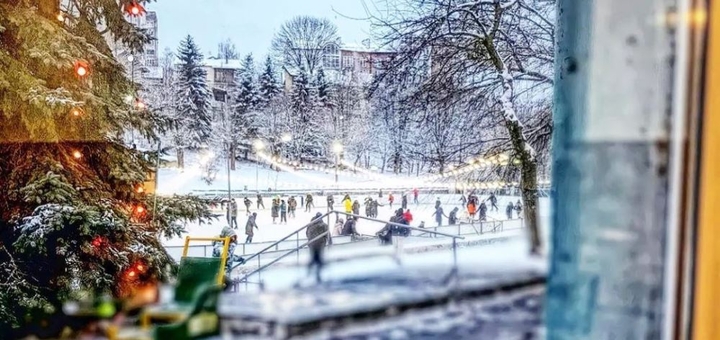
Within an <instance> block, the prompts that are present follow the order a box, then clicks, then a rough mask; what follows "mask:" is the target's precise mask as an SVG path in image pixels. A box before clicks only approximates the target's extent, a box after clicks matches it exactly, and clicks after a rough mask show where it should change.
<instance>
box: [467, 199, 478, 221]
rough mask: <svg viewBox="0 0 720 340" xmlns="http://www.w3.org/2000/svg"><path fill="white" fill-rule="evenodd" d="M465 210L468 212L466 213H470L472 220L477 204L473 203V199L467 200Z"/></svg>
mask: <svg viewBox="0 0 720 340" xmlns="http://www.w3.org/2000/svg"><path fill="white" fill-rule="evenodd" d="M467 212H468V215H470V219H471V220H474V219H475V213H476V212H477V205H475V201H473V200H470V201H468V203H467Z"/></svg>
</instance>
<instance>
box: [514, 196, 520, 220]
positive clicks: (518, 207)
mask: <svg viewBox="0 0 720 340" xmlns="http://www.w3.org/2000/svg"><path fill="white" fill-rule="evenodd" d="M515 211H517V215H518V218H520V219H521V218H522V214H521V213H522V204H520V200H518V201H517V202H516V203H515Z"/></svg>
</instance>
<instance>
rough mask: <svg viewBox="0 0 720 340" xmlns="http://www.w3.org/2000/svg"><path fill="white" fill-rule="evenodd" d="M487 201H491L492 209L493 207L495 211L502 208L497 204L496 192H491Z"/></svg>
mask: <svg viewBox="0 0 720 340" xmlns="http://www.w3.org/2000/svg"><path fill="white" fill-rule="evenodd" d="M485 201H489V202H490V209H491V210H494V211H498V210H500V209H499V208H498V206H497V197H495V194H494V193H491V194H490V197H488V199H487V200H485Z"/></svg>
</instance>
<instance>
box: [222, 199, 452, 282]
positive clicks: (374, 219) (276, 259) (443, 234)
mask: <svg viewBox="0 0 720 340" xmlns="http://www.w3.org/2000/svg"><path fill="white" fill-rule="evenodd" d="M333 213H334V214H336V216H338V215H340V214H342V215H345V216H348V217H350V216H352V217H356V218H360V219H365V220H369V221H374V222H379V223H384V224H386V225H393V226H398V227H402V228H407V229H409V230H415V231H419V232H424V233H431V234H435V235H440V236H445V237H450V238H452V241H453V243H452V250H453V267H452V269H451V272H450V276H453V275H456V274H457V240H458V239H461V240H463V239H465V237H463V236H460V235H452V234H448V233H443V232H439V231H434V230H433V231H431V230H427V229H422V228H416V227H412V226H409V225H406V224H402V223H396V222H391V221H384V220H380V219H376V218H372V217H367V216H361V215H355V214H348V213H345V212H340V211H331V212H328V213H326V214H324V215H322V216H321V217H319V218H317V219H314V220H313V221H311V222H310V223H309V224H307V225H305V226H303V227H302V228H300V229H298V230H296V231H295V232H293V233H292V234H290V235H288V236H286V237H285V238H283V239H287V238H289V237H291V236H292V235H293V234H297V233H299V232H300V231H302V230H303V229H305V228H307V227H308V226H310V224H312V223H313V222H315V221H317V220H318V219H320V220H321V219H323V218H324V217H326V216H328V215H329V214H333ZM328 228H329V226H328ZM329 235H330V230H328V231H326V232H324V233H322V234H321V235H319V236H317V237H315V238H313V239H312V240H308V241H307V242H305V243H303V244H302V245H300V244H298V245H297V247H295V249H292V250H289V251H287V252H286V253H285V254H282V255H280V256H279V257H277V258H275V259H274V260H272V261H270V262H269V263H267V264H264V265H262V266H261V265H259V263H260V262H259V261H258V268H256V269H255V270H253V271H251V272H249V273H247V274H245V275H243V276H242V277H241V278H239V279H237V280H234V281H233V285H234V289H235V290H237V285H238V284H240V283H243V282H245V283H247V282H248V278H249V277H250V276H252V275H255V274H258V275H259V274H260V273H261V272H262V271H263V270H265V269H267V268H268V267H270V266H272V265H274V264H275V263H277V262H279V261H280V260H282V259H283V258H285V257H287V256H289V255H291V254H292V253H295V254H297V256H298V257H299V254H300V249H302V248H304V247H306V246H307V245H309V244H310V243H312V242H314V241H316V240H318V239H320V238H322V237H325V236H329ZM329 237H330V238H332V236H329ZM392 237H400V236H395V235H393V234H392V233H391V238H392ZM283 239H281V240H280V241H282V240H283ZM280 241H278V242H280ZM269 248H272V246H271V247H268V248H266V249H264V250H263V251H261V252H259V253H257V254H255V255H253V256H252V257H250V258H248V260H249V259H252V258H253V257H255V256H258V258H259V256H260V255H261V253H262V252H264V251H266V250H267V249H269ZM246 263H247V261H246ZM237 266H239V265H237ZM237 266H236V267H237ZM233 268H234V267H233ZM260 288H261V289H263V284H262V282H260Z"/></svg>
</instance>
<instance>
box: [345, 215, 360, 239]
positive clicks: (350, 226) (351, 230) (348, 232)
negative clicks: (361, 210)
mask: <svg viewBox="0 0 720 340" xmlns="http://www.w3.org/2000/svg"><path fill="white" fill-rule="evenodd" d="M356 224H357V220H356V219H355V218H352V217H351V218H348V220H347V221H346V222H345V224H343V226H342V229H341V230H340V235H342V236H351V237H352V236H360V233H358V232H357V229H356Z"/></svg>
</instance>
